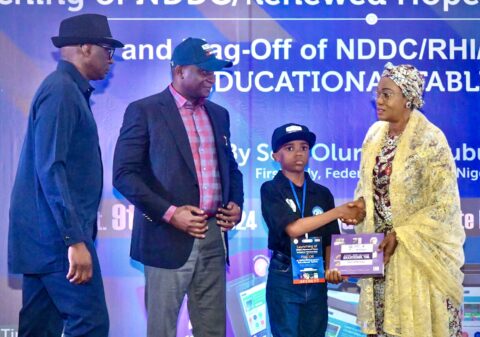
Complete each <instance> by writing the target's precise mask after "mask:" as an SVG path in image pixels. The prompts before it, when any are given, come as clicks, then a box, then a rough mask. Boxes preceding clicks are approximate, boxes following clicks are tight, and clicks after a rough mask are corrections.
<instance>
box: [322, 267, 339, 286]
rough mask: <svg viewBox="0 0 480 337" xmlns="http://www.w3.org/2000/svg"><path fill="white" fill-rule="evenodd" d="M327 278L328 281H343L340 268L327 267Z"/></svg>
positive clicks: (334, 282) (335, 282) (336, 282)
mask: <svg viewBox="0 0 480 337" xmlns="http://www.w3.org/2000/svg"><path fill="white" fill-rule="evenodd" d="M325 280H326V281H327V282H328V283H333V284H338V283H340V282H343V277H342V274H341V273H340V272H339V271H338V269H327V270H326V271H325Z"/></svg>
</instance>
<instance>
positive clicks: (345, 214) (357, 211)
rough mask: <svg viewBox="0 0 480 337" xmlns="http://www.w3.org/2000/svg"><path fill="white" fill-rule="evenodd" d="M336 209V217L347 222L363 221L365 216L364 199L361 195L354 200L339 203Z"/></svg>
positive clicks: (356, 222)
mask: <svg viewBox="0 0 480 337" xmlns="http://www.w3.org/2000/svg"><path fill="white" fill-rule="evenodd" d="M337 209H338V213H339V215H338V218H339V219H340V220H341V221H342V222H344V223H346V224H348V225H356V224H359V223H360V222H362V221H363V219H364V218H365V215H366V212H365V201H364V200H363V198H362V197H360V198H358V199H357V200H355V201H350V202H348V203H346V204H343V205H340V206H338V207H337Z"/></svg>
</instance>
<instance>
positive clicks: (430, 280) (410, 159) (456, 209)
mask: <svg viewBox="0 0 480 337" xmlns="http://www.w3.org/2000/svg"><path fill="white" fill-rule="evenodd" d="M388 129H389V125H388V123H387V122H381V121H380V122H377V123H375V124H373V125H372V126H371V127H370V129H369V131H368V133H367V135H366V137H365V140H364V142H363V146H362V160H361V164H360V174H359V181H358V185H357V188H356V190H355V198H358V197H363V198H364V200H365V207H366V217H365V219H364V221H363V222H362V223H360V224H358V225H357V226H355V231H356V232H357V233H373V232H388V231H390V230H392V229H393V230H394V231H395V233H396V238H397V242H398V245H397V247H396V249H395V253H394V254H393V255H392V256H391V258H390V262H389V264H388V266H387V268H386V271H385V277H384V278H382V279H374V278H364V279H361V280H360V281H359V282H358V284H359V286H360V288H361V292H360V300H359V305H358V312H357V322H358V324H359V325H360V327H361V329H362V331H363V332H364V333H365V334H370V335H378V336H379V337H386V336H401V337H452V336H455V337H457V336H461V332H460V330H461V327H460V315H459V310H458V308H460V307H461V303H462V301H463V287H462V282H463V273H462V271H461V269H460V268H461V266H462V265H463V263H464V253H463V243H464V241H465V230H464V229H463V226H462V220H461V209H460V197H459V193H458V185H457V177H456V168H455V161H454V159H453V156H452V152H451V149H450V147H449V145H448V142H447V140H446V138H445V136H444V134H443V133H442V131H441V130H440V129H438V128H437V127H436V126H435V125H433V124H432V123H430V122H429V121H428V119H427V118H426V117H425V116H424V115H423V114H422V113H420V112H419V111H417V110H415V111H413V112H412V114H411V116H410V119H409V122H408V123H407V126H406V128H405V130H404V131H403V134H402V135H401V136H400V137H398V138H396V139H395V138H389V137H388Z"/></svg>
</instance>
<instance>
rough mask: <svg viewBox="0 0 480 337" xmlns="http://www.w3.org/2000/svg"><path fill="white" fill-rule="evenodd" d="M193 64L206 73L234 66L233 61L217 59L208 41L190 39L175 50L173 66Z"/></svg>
mask: <svg viewBox="0 0 480 337" xmlns="http://www.w3.org/2000/svg"><path fill="white" fill-rule="evenodd" d="M192 64H193V65H196V66H197V67H199V68H201V69H203V70H206V71H217V70H220V69H222V68H229V67H231V66H232V65H233V63H232V62H231V61H226V60H220V59H217V58H216V57H215V53H214V50H213V48H212V47H210V45H209V44H208V43H207V42H206V41H204V40H201V39H197V38H193V37H189V38H188V39H186V40H185V41H183V42H182V43H180V44H179V45H178V46H176V47H175V49H174V50H173V55H172V61H171V65H172V67H175V66H188V65H192Z"/></svg>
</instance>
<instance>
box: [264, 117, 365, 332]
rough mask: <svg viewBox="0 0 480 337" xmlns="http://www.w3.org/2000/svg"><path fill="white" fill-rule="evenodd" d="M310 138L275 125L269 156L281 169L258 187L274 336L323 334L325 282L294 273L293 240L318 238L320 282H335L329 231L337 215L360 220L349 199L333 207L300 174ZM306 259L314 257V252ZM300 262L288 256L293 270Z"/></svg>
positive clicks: (301, 130)
mask: <svg viewBox="0 0 480 337" xmlns="http://www.w3.org/2000/svg"><path fill="white" fill-rule="evenodd" d="M315 139H316V136H315V134H314V133H312V132H310V131H309V130H308V128H307V127H306V126H303V125H299V124H293V123H290V124H285V125H283V126H280V127H278V128H277V129H275V131H274V132H273V135H272V150H273V152H274V153H273V158H274V160H275V161H277V162H279V163H280V165H281V171H280V172H278V173H277V175H276V176H275V177H274V178H273V180H271V181H268V182H265V183H264V184H263V185H262V187H261V200H262V214H263V217H264V219H265V222H266V223H267V226H268V229H269V233H268V248H269V249H270V250H272V258H271V260H270V267H269V274H268V280H267V295H266V296H267V306H268V314H269V316H270V325H271V330H272V334H273V336H274V337H297V336H302V337H313V336H322V337H323V336H325V330H326V328H327V321H328V311H327V309H328V307H327V285H326V283H325V282H324V280H322V279H323V275H322V273H321V272H318V273H316V274H309V273H308V272H306V273H303V272H302V273H300V275H301V276H300V277H298V276H296V277H294V275H293V273H292V260H291V256H292V254H291V251H294V252H295V249H298V246H297V244H298V243H299V242H304V241H305V242H313V241H314V240H317V242H318V241H319V240H318V238H321V243H320V244H319V245H318V252H317V254H318V255H320V254H321V255H322V256H323V257H324V259H323V260H324V261H325V266H320V268H319V269H322V268H324V267H326V268H325V269H326V270H327V271H326V272H325V279H326V281H328V282H331V283H339V282H341V280H342V278H341V276H340V274H339V273H338V271H335V270H328V262H329V258H330V242H331V235H332V234H339V233H340V232H339V228H338V223H337V218H345V219H360V218H361V216H362V213H363V210H362V209H360V208H358V207H353V205H354V204H355V203H350V204H344V205H342V206H339V207H337V208H335V205H334V200H333V195H332V193H330V191H329V190H328V188H326V187H324V186H322V185H320V184H317V183H315V182H313V181H312V180H311V178H310V176H309V175H308V173H307V172H305V167H306V166H307V164H308V159H309V156H310V149H311V147H312V146H313V145H314V144H315ZM353 221H354V220H353ZM305 234H307V235H306V236H304V235H305ZM304 238H307V240H304ZM308 248H311V247H308ZM300 252H302V250H300ZM303 252H305V251H303ZM310 253H311V252H309V254H310ZM301 254H303V253H301ZM296 255H297V254H295V253H294V256H296ZM309 257H313V258H315V254H313V255H309ZM320 261H321V259H320ZM300 263H301V261H298V263H297V261H295V260H294V263H293V264H294V265H295V268H296V269H298V267H297V266H298V265H299V264H300ZM295 268H293V269H294V270H295ZM305 270H306V269H305ZM297 274H298V273H297ZM303 275H305V276H303ZM312 275H313V277H312ZM315 277H316V278H317V279H316V281H314V279H315ZM294 281H295V283H297V284H294ZM322 281H323V283H318V282H322ZM310 282H317V283H310Z"/></svg>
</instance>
